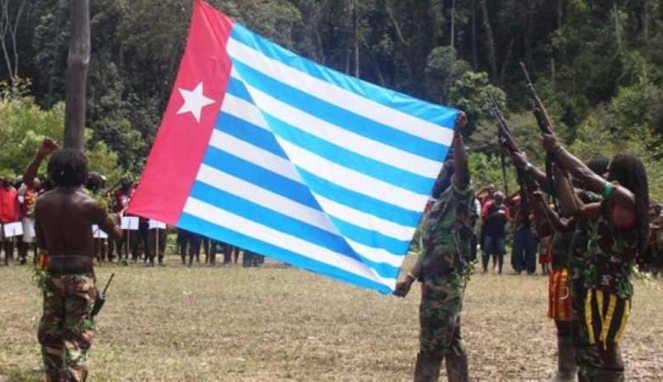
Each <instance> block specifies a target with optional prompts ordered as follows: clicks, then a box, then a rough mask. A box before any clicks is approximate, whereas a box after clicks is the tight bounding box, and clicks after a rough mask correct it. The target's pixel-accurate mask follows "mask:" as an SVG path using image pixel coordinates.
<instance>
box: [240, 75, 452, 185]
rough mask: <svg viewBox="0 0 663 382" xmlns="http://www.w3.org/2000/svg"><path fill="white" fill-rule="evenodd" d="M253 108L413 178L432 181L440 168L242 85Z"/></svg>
mask: <svg viewBox="0 0 663 382" xmlns="http://www.w3.org/2000/svg"><path fill="white" fill-rule="evenodd" d="M245 85H246V88H247V90H248V91H249V94H251V97H252V98H253V101H254V102H255V104H256V106H258V108H259V109H260V110H263V111H264V112H266V113H267V114H270V115H272V116H273V117H275V118H278V119H280V120H281V121H283V122H285V123H287V124H289V125H291V126H293V127H296V128H298V129H300V130H302V131H305V132H307V133H309V134H312V135H314V136H316V137H318V138H320V139H323V140H325V141H327V142H329V143H332V144H334V145H336V146H339V147H342V148H344V149H346V150H349V151H352V152H354V153H357V154H359V155H361V156H364V157H366V158H371V159H374V160H376V161H378V162H381V163H384V164H387V165H389V166H392V167H395V168H399V169H402V170H405V171H408V172H411V173H413V174H417V175H421V176H425V177H427V178H430V179H435V178H436V177H437V175H438V174H439V172H440V167H441V164H440V162H436V161H433V160H430V159H427V158H424V157H421V156H418V155H415V154H411V153H408V152H406V151H403V150H399V149H397V148H394V147H392V146H389V145H385V144H384V143H381V142H378V141H374V140H372V139H369V138H366V137H364V136H362V135H359V134H356V133H353V132H351V131H350V130H346V129H343V128H339V127H338V126H336V125H333V124H331V123H329V122H326V121H324V120H322V119H320V118H317V117H315V116H313V115H311V114H308V113H305V112H303V111H301V110H299V109H297V108H294V107H292V106H290V105H288V104H286V103H284V102H281V101H279V100H278V99H276V98H274V97H272V96H270V95H268V94H266V93H264V92H262V91H261V90H259V89H257V88H255V87H253V86H250V85H248V84H245Z"/></svg>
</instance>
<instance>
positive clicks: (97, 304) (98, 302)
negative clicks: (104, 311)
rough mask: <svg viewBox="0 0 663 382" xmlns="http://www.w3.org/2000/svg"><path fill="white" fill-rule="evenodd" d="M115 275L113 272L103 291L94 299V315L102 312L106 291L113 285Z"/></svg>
mask: <svg viewBox="0 0 663 382" xmlns="http://www.w3.org/2000/svg"><path fill="white" fill-rule="evenodd" d="M113 277H115V273H113V274H111V277H110V279H108V283H107V284H106V287H105V288H104V291H103V292H102V293H98V294H97V299H96V300H94V306H93V307H92V317H95V316H96V315H97V314H99V312H101V308H103V307H104V304H105V303H106V291H107V290H108V287H109V286H110V285H111V282H112V281H113Z"/></svg>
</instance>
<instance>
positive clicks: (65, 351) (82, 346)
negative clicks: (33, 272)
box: [38, 274, 97, 382]
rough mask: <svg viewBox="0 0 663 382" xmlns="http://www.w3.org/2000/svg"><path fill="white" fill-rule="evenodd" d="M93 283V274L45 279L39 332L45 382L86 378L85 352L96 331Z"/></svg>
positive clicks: (57, 276) (74, 380)
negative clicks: (93, 309) (42, 312)
mask: <svg viewBox="0 0 663 382" xmlns="http://www.w3.org/2000/svg"><path fill="white" fill-rule="evenodd" d="M95 282H96V279H95V276H94V274H66V275H51V276H49V277H48V280H47V282H46V287H45V290H44V314H43V316H42V318H41V323H40V324H39V332H38V339H39V343H40V344H41V350H42V357H43V359H44V366H45V368H46V381H47V382H80V381H85V380H86V379H87V375H88V371H87V366H86V360H87V352H88V350H89V349H90V343H91V341H92V337H93V335H94V331H95V324H94V319H93V318H92V307H93V306H94V301H95V299H96V298H97V288H96V286H95Z"/></svg>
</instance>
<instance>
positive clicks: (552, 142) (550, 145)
mask: <svg viewBox="0 0 663 382" xmlns="http://www.w3.org/2000/svg"><path fill="white" fill-rule="evenodd" d="M541 144H542V145H543V149H544V150H546V152H547V153H552V152H553V151H555V150H557V148H558V147H560V144H559V140H558V139H557V136H555V135H554V134H543V135H542V136H541Z"/></svg>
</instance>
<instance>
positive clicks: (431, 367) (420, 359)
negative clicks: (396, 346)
mask: <svg viewBox="0 0 663 382" xmlns="http://www.w3.org/2000/svg"><path fill="white" fill-rule="evenodd" d="M441 367H442V358H440V357H433V356H430V355H426V354H423V353H419V354H417V365H416V367H415V369H414V382H437V380H438V379H439V378H440V368H441Z"/></svg>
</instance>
